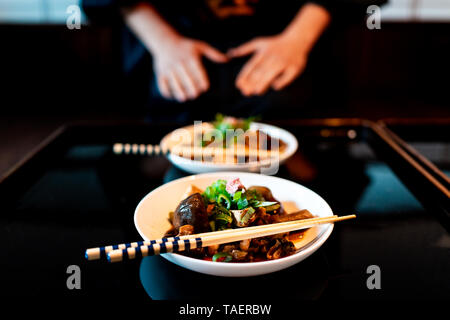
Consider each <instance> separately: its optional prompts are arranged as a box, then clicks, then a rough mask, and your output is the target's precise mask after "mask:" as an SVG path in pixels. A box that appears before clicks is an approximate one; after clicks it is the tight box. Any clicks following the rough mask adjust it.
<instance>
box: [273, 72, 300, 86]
mask: <svg viewBox="0 0 450 320" xmlns="http://www.w3.org/2000/svg"><path fill="white" fill-rule="evenodd" d="M299 74H300V70H298V69H296V68H288V69H286V70H285V71H284V72H283V73H282V74H280V75H279V76H278V77H277V78H276V79H275V80H274V81H273V82H272V88H273V89H274V90H281V89H283V88H284V87H286V86H287V85H288V84H290V83H291V82H292V81H294V79H295V78H296V77H297V76H298V75H299Z"/></svg>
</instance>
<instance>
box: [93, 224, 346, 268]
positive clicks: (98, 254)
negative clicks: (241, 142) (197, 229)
mask: <svg viewBox="0 0 450 320" xmlns="http://www.w3.org/2000/svg"><path fill="white" fill-rule="evenodd" d="M330 217H337V216H330ZM330 217H326V218H330ZM321 219H324V218H310V219H308V220H307V221H310V222H312V221H316V220H319V221H320V220H321ZM296 221H297V222H298V221H306V219H303V220H295V221H288V222H280V223H276V225H277V226H281V225H286V224H288V225H289V224H292V222H296ZM273 225H274V224H266V225H262V226H259V228H260V230H263V229H265V228H271V227H272V226H273ZM239 230H242V229H239ZM234 231H236V229H228V230H223V231H220V232H221V234H227V233H230V232H234ZM211 234H212V232H204V233H198V234H193V235H186V236H178V237H168V238H161V239H157V240H148V241H138V242H131V243H122V244H116V245H111V246H106V247H98V248H90V249H87V250H86V254H85V257H86V259H88V260H98V259H101V258H106V255H107V254H108V253H109V252H111V251H113V250H123V249H127V248H136V247H141V246H150V245H152V244H156V243H162V242H173V241H177V240H186V239H191V238H198V237H204V236H208V235H211ZM214 234H217V232H214Z"/></svg>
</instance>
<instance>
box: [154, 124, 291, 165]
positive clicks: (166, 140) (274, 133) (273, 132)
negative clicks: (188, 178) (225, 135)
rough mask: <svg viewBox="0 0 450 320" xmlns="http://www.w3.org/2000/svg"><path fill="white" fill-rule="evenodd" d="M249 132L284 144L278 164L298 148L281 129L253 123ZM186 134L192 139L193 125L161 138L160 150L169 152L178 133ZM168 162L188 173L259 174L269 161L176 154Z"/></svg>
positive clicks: (204, 126)
mask: <svg viewBox="0 0 450 320" xmlns="http://www.w3.org/2000/svg"><path fill="white" fill-rule="evenodd" d="M201 126H202V130H208V129H212V128H213V126H212V124H211V123H208V122H204V123H202V125H201ZM250 130H253V131H256V130H260V131H262V132H264V133H265V134H268V135H269V136H270V137H273V138H276V139H279V140H282V141H283V142H284V144H285V146H284V148H283V149H280V152H279V156H278V159H277V161H278V164H280V165H281V164H282V163H284V162H285V161H286V160H287V159H289V158H290V157H291V156H292V155H293V154H294V153H295V152H296V151H297V148H298V141H297V139H296V138H295V136H294V135H293V134H291V133H290V132H289V131H287V130H284V129H282V128H279V127H276V126H272V125H269V124H264V123H258V122H253V123H251V125H250ZM182 131H183V132H188V133H189V134H190V135H191V137H192V139H193V136H194V125H190V126H186V127H183V128H180V129H177V130H174V131H172V132H170V133H169V134H167V135H166V136H164V137H163V139H162V140H161V142H160V145H161V147H162V149H165V150H169V149H171V148H172V147H173V146H175V145H177V144H179V141H180V140H179V139H180V132H182ZM167 157H168V159H169V161H170V162H171V163H172V164H173V165H175V166H176V167H178V168H180V169H182V170H184V171H187V172H189V173H194V174H195V173H205V172H218V171H243V172H261V168H265V167H270V166H271V161H273V160H271V159H265V160H258V161H249V162H245V163H230V162H209V161H200V160H195V159H194V160H193V159H190V158H188V157H183V156H180V155H177V154H172V153H170V154H168V156H167Z"/></svg>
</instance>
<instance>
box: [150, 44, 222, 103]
mask: <svg viewBox="0 0 450 320" xmlns="http://www.w3.org/2000/svg"><path fill="white" fill-rule="evenodd" d="M203 56H205V57H206V58H208V59H210V60H211V61H214V62H217V63H223V62H226V61H227V60H228V58H227V56H226V55H225V54H223V53H221V52H220V51H218V50H217V49H215V48H213V47H211V46H210V45H209V44H207V43H205V42H203V41H198V40H194V39H189V38H184V37H179V38H176V39H167V41H164V43H162V44H161V45H160V46H159V47H158V48H157V49H156V50H154V51H153V66H154V70H155V74H156V79H157V82H158V88H159V90H160V92H161V94H162V96H163V97H165V98H167V99H175V100H177V101H179V102H184V101H186V100H190V99H195V98H197V97H198V96H199V95H200V94H202V93H203V92H205V91H207V90H208V88H209V79H208V75H207V73H206V70H205V68H204V66H203V64H202V57H203Z"/></svg>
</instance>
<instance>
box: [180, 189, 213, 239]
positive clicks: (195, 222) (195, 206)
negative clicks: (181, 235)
mask: <svg viewBox="0 0 450 320" xmlns="http://www.w3.org/2000/svg"><path fill="white" fill-rule="evenodd" d="M186 224H190V225H191V226H193V227H194V233H201V232H208V231H209V229H210V227H209V223H208V214H207V213H206V209H205V203H204V201H203V197H202V195H201V194H200V193H194V194H193V195H191V196H189V197H187V198H186V199H184V200H183V201H181V202H180V204H179V205H178V207H177V208H176V209H175V213H174V216H173V226H174V227H175V228H176V229H177V230H179V229H180V227H181V226H184V225H186Z"/></svg>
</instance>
